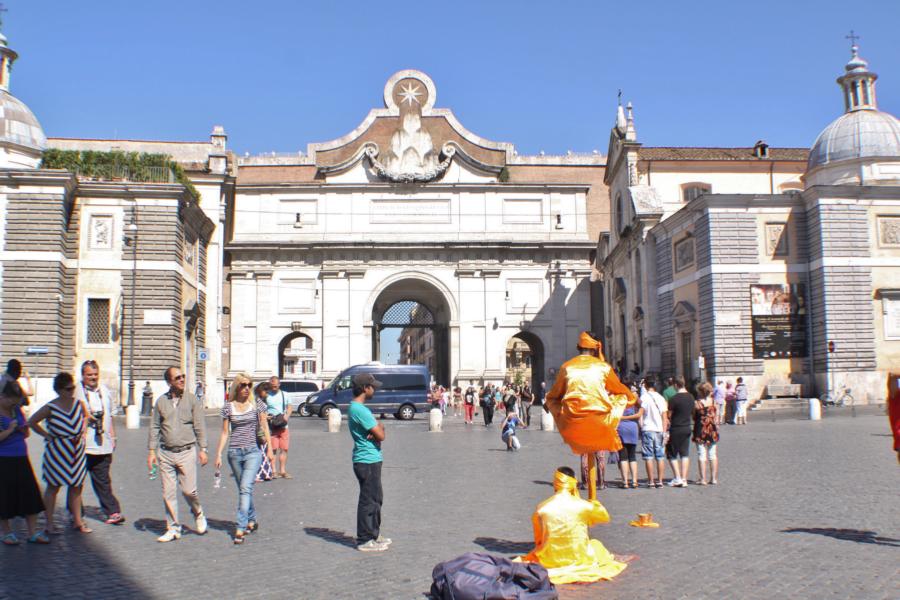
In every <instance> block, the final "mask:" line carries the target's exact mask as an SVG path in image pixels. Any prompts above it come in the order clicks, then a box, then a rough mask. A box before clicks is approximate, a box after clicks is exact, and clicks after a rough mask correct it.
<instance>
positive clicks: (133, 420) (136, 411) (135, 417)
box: [125, 404, 141, 429]
mask: <svg viewBox="0 0 900 600" xmlns="http://www.w3.org/2000/svg"><path fill="white" fill-rule="evenodd" d="M140 428H141V407H140V406H138V405H136V404H132V405H131V406H126V407H125V429H140Z"/></svg>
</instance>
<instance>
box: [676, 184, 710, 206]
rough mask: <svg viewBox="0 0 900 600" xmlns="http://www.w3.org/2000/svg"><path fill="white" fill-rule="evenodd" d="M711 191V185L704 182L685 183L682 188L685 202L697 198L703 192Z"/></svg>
mask: <svg viewBox="0 0 900 600" xmlns="http://www.w3.org/2000/svg"><path fill="white" fill-rule="evenodd" d="M710 192H712V186H710V185H706V184H694V185H686V186H684V189H683V190H682V195H683V197H684V201H685V203H687V202H690V201H691V200H693V199H694V198H699V197H700V196H702V195H703V194H709V193H710Z"/></svg>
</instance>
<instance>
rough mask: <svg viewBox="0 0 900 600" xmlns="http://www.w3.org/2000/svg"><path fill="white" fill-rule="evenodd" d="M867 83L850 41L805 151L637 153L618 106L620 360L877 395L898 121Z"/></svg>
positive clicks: (611, 279) (893, 320)
mask: <svg viewBox="0 0 900 600" xmlns="http://www.w3.org/2000/svg"><path fill="white" fill-rule="evenodd" d="M875 78H876V76H875V74H874V73H871V72H870V71H868V67H867V64H866V63H865V61H863V60H862V59H860V58H859V56H858V51H857V48H856V47H854V48H853V56H852V58H851V61H850V62H849V63H848V64H847V67H846V72H845V74H844V75H843V76H842V77H841V78H840V79H839V80H838V82H839V84H840V85H841V87H842V88H843V90H844V97H845V110H846V112H845V114H844V115H843V116H841V117H840V118H838V119H837V120H836V121H835V122H834V123H832V124H831V125H829V126H828V127H827V128H826V129H825V130H824V131H823V132H822V134H821V135H820V136H819V138H818V139H817V140H816V143H815V144H814V145H813V147H812V149H811V150H810V151H808V152H807V151H806V150H805V149H794V148H769V147H768V146H766V145H765V144H763V143H762V142H760V143H757V144H756V146H755V147H753V148H729V149H720V148H686V149H683V148H644V147H642V146H641V145H640V144H639V143H638V142H637V136H636V133H635V129H634V121H633V118H632V117H631V115H630V111H629V114H628V115H627V116H626V115H625V112H624V111H623V110H622V109H620V113H619V116H618V119H617V124H616V127H615V128H614V129H613V132H612V136H611V142H610V152H609V157H610V158H609V170H608V173H607V181H608V183H609V186H610V203H611V206H612V223H613V225H612V227H611V228H610V229H611V231H610V234H609V236H608V237H606V236H604V237H602V238H601V242H600V245H599V248H598V270H599V271H600V272H601V274H602V275H601V279H602V285H603V287H604V295H603V299H604V311H603V314H604V318H605V320H606V327H605V333H606V334H607V342H608V347H609V348H611V349H613V350H612V353H613V354H614V356H615V357H620V356H621V357H624V358H625V359H626V360H627V361H628V364H629V366H630V365H631V362H632V361H636V362H638V363H639V364H640V365H641V366H642V367H643V369H644V370H645V371H647V372H654V373H660V374H663V375H683V376H685V377H686V378H687V379H697V378H707V379H716V380H719V379H732V380H733V379H734V378H736V377H738V376H743V377H744V378H745V379H746V380H747V381H748V382H749V383H750V385H751V392H752V394H753V396H754V397H757V398H759V397H765V396H766V395H767V394H768V387H769V386H772V385H775V384H783V383H797V384H801V386H802V393H803V394H804V395H807V396H812V395H818V396H822V397H824V396H825V394H826V393H827V392H828V391H829V390H830V391H832V392H835V393H842V392H843V390H844V389H850V390H851V393H852V395H853V396H854V398H855V400H856V401H857V402H871V401H878V400H879V399H883V398H884V390H885V385H886V376H887V370H888V369H889V368H890V366H891V365H896V364H898V360H900V344H898V340H900V335H898V333H900V327H898V326H900V320H898V317H900V303H898V301H900V292H898V291H897V290H898V285H900V275H898V273H900V269H898V268H897V267H900V244H898V243H897V240H898V231H900V186H898V184H900V122H898V121H897V119H896V118H894V117H893V116H891V115H889V114H887V113H883V112H880V111H878V110H877V104H876V101H875V86H874V82H875ZM663 173H664V174H663ZM767 294H768V296H767ZM787 315H789V316H787ZM779 327H780V328H781V330H779V329H778V328H779ZM785 328H787V329H788V330H789V331H785ZM776 342H777V343H776Z"/></svg>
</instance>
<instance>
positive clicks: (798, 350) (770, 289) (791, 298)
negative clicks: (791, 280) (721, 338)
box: [750, 283, 808, 358]
mask: <svg viewBox="0 0 900 600" xmlns="http://www.w3.org/2000/svg"><path fill="white" fill-rule="evenodd" d="M806 311H807V296H806V285H804V284H802V283H796V284H760V285H751V286H750V320H751V324H752V329H753V358H802V357H805V356H806V355H807V345H808V342H807V334H806V316H807V314H806Z"/></svg>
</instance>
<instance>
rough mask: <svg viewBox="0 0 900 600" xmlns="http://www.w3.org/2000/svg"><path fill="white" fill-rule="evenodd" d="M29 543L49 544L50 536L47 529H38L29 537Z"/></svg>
mask: <svg viewBox="0 0 900 600" xmlns="http://www.w3.org/2000/svg"><path fill="white" fill-rule="evenodd" d="M28 543H29V544H49V543H50V536H48V535H47V532H46V531H38V532H37V533H35V534H34V535H33V536H31V537H30V538H28Z"/></svg>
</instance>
